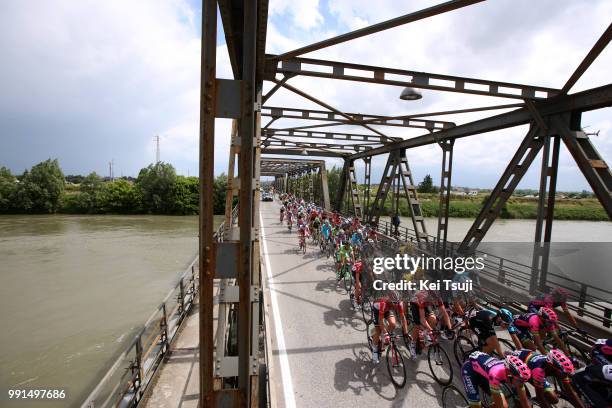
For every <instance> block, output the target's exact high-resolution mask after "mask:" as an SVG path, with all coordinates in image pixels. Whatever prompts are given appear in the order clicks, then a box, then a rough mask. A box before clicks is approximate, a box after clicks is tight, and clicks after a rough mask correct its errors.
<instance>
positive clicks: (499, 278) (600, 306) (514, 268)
mask: <svg viewBox="0 0 612 408" xmlns="http://www.w3.org/2000/svg"><path fill="white" fill-rule="evenodd" d="M377 231H378V232H379V233H381V234H384V235H385V236H387V237H394V239H396V240H398V241H403V242H411V243H412V244H413V245H414V247H415V248H418V249H419V250H421V251H423V252H425V253H427V254H428V255H440V256H458V255H459V252H458V248H459V244H458V243H456V242H447V243H446V246H444V245H442V243H441V242H438V241H437V239H436V237H434V236H432V235H428V236H427V238H428V240H427V242H420V243H417V240H416V233H415V231H414V230H413V229H411V228H407V227H401V226H400V227H399V228H398V231H397V234H395V226H393V225H392V224H391V223H389V222H388V221H380V222H379V223H378V225H377ZM474 256H475V257H481V258H483V260H484V264H485V267H484V269H483V270H482V271H480V272H479V275H480V277H483V278H485V279H488V280H490V281H494V282H498V283H500V284H502V285H503V286H505V287H506V288H509V289H511V290H513V291H514V292H517V293H521V294H523V296H524V297H525V300H527V299H528V298H529V293H530V292H532V289H531V288H532V280H533V274H534V271H533V269H532V267H531V265H526V264H523V263H520V262H516V261H513V260H511V259H508V258H505V257H501V256H497V255H494V254H492V253H489V252H485V251H479V250H476V251H475V252H474ZM547 283H548V284H549V286H554V287H560V288H563V289H565V290H566V291H567V292H568V293H569V302H568V307H569V309H570V310H571V311H573V312H575V313H576V314H577V315H578V316H580V317H583V318H585V319H586V320H587V321H589V322H592V324H593V323H594V324H597V325H599V326H601V327H602V328H610V327H611V324H612V302H610V299H612V292H610V291H608V290H605V289H602V288H600V287H596V286H594V285H590V284H587V283H585V282H581V281H578V280H575V279H571V278H569V277H567V276H563V275H559V274H556V273H553V272H548V274H547ZM535 294H542V293H541V292H539V291H537V290H536V293H535Z"/></svg>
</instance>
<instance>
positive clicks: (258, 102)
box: [199, 0, 612, 406]
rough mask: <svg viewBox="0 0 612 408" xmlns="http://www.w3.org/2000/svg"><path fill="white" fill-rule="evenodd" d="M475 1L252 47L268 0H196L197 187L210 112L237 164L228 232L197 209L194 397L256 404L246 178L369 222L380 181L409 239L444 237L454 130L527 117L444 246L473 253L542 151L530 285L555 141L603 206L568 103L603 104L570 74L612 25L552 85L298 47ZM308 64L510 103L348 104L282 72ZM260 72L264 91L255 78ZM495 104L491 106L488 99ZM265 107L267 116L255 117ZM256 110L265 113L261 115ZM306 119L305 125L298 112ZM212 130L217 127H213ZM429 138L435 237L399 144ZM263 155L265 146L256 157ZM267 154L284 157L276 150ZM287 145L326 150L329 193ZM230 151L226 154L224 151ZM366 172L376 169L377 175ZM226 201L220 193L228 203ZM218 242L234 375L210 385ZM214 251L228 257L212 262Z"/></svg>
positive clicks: (301, 72)
mask: <svg viewBox="0 0 612 408" xmlns="http://www.w3.org/2000/svg"><path fill="white" fill-rule="evenodd" d="M479 2H480V1H479V0H454V1H447V2H444V3H441V4H438V5H435V6H432V7H429V8H427V9H423V10H419V11H416V12H412V13H409V14H406V15H403V16H398V17H396V18H393V19H391V20H388V21H384V22H381V23H378V24H375V25H372V26H368V27H364V28H361V29H358V30H355V31H352V32H349V33H346V34H342V35H339V36H337V37H333V38H330V39H326V40H323V41H320V42H317V43H314V44H311V45H307V46H304V47H301V48H298V49H295V50H290V51H287V52H285V53H282V54H280V55H270V54H266V53H265V44H266V33H267V13H268V1H267V0H258V1H255V0H253V1H244V2H243V1H239V0H233V1H232V0H218V1H215V0H204V1H203V18H202V21H203V32H202V82H201V86H202V88H201V128H200V129H201V131H200V163H201V169H200V183H201V186H200V191H203V192H204V191H210V190H211V189H212V182H213V176H214V174H213V169H214V167H213V164H214V160H215V156H214V145H215V128H214V122H215V119H216V118H232V119H234V128H233V132H232V148H231V151H230V167H229V173H230V180H232V179H234V174H233V167H234V162H235V160H237V162H238V177H236V178H235V182H234V183H233V184H232V186H233V187H234V191H233V193H231V194H234V195H237V196H238V207H239V209H240V211H239V215H238V220H237V227H235V229H236V231H235V233H234V234H233V238H234V240H232V241H229V242H228V241H225V242H223V245H221V246H220V245H218V244H216V243H215V240H214V238H213V228H212V215H213V212H212V202H211V201H210V200H206V199H205V197H201V212H200V214H201V216H200V223H201V224H200V255H201V256H200V291H201V292H200V299H201V301H200V367H199V368H200V373H201V375H200V402H201V405H202V406H214V405H222V406H225V405H241V406H255V405H257V402H256V401H254V399H253V398H254V395H257V392H254V390H256V389H257V383H258V381H261V380H262V379H261V378H258V377H257V374H258V373H257V372H254V371H253V367H254V365H253V361H255V360H256V351H257V350H258V346H259V338H258V333H257V330H256V328H257V327H258V313H259V312H258V311H259V305H258V301H259V298H258V297H257V296H255V293H256V292H255V288H260V287H261V276H260V273H259V270H260V258H259V254H260V235H259V233H260V229H259V228H260V225H259V202H260V192H259V189H258V188H259V179H260V177H261V176H264V175H266V176H268V175H273V176H274V177H275V181H274V185H275V187H276V188H277V190H278V191H291V192H294V193H296V194H297V195H299V196H302V197H305V198H312V199H313V200H316V201H318V202H319V203H321V204H322V205H323V206H324V207H325V208H327V209H332V208H333V209H337V210H343V211H345V212H349V213H352V214H354V215H356V216H359V217H361V218H365V219H366V220H370V221H375V222H378V221H379V217H380V216H381V213H382V210H383V207H384V203H385V201H386V200H387V196H388V195H389V194H390V193H392V194H393V201H394V202H395V204H394V206H395V208H398V207H397V206H398V205H399V200H405V201H406V202H407V203H408V207H409V208H410V210H411V211H410V217H411V219H412V229H413V231H414V239H415V241H416V242H417V243H425V244H426V243H428V242H429V241H431V240H432V239H435V240H437V242H438V243H443V245H446V237H447V229H448V222H447V221H448V210H449V200H450V188H451V180H452V173H453V171H452V170H453V147H454V144H455V141H456V140H458V139H461V138H466V137H470V136H473V135H478V134H481V133H485V132H490V131H494V130H499V129H505V128H511V127H516V126H520V125H529V130H528V132H527V133H526V134H525V136H524V138H523V140H522V142H521V143H520V145H519V147H518V149H517V150H516V152H515V153H514V155H513V157H512V159H511V160H510V162H509V163H508V165H507V167H506V169H505V171H504V172H503V174H502V175H501V177H500V178H499V181H498V182H497V184H496V186H495V187H494V189H493V190H492V193H491V195H490V196H489V198H488V199H487V200H486V203H485V204H484V206H483V208H482V210H481V212H480V214H479V215H478V217H477V218H476V220H475V221H474V223H473V225H472V227H471V228H470V229H469V231H468V232H467V234H466V236H465V238H464V239H463V241H462V242H461V243H460V245H459V247H458V248H457V250H458V251H459V252H462V253H469V252H473V251H475V250H476V249H477V247H478V244H479V243H480V242H481V241H482V239H483V238H484V237H485V235H486V233H487V231H488V230H489V228H490V227H491V225H492V224H493V222H494V220H495V219H496V218H497V217H498V216H499V215H500V211H501V210H502V208H503V206H504V204H505V203H506V202H507V200H508V199H509V198H510V196H511V195H512V193H513V191H514V189H515V188H516V186H517V185H518V183H519V182H520V181H521V179H522V177H523V176H524V175H525V173H526V172H527V170H528V169H529V168H530V167H531V166H532V165H535V164H534V161H535V159H536V156H538V155H539V153H540V152H542V155H541V156H542V161H541V164H540V165H539V166H540V194H539V201H538V212H537V214H538V216H537V219H536V233H535V237H534V243H535V247H536V250H535V251H534V259H533V268H534V270H535V271H536V272H537V273H536V274H535V278H532V282H531V284H530V290H531V291H535V290H537V289H544V288H543V286H544V285H545V283H546V273H547V271H548V252H547V249H546V248H548V245H546V244H547V243H549V242H550V240H551V231H552V224H553V211H554V207H555V200H554V198H555V191H556V183H557V172H558V165H559V151H560V149H561V146H562V145H563V146H564V147H565V148H566V149H567V150H568V151H569V152H570V153H571V156H572V157H573V159H574V160H575V162H576V165H577V168H578V169H579V170H580V172H582V174H583V175H584V177H585V178H586V180H587V181H588V183H589V185H590V186H591V188H592V189H593V192H594V193H595V195H596V196H597V198H598V199H599V201H600V202H601V205H602V206H603V208H604V209H605V211H606V212H607V213H608V215H609V216H610V217H612V198H611V196H610V192H611V189H612V175H611V173H610V169H609V167H608V165H607V164H606V162H605V161H604V159H603V158H602V157H601V155H600V154H599V153H598V151H597V149H596V148H595V147H594V145H593V144H592V142H591V140H590V139H589V137H588V135H586V134H585V132H584V131H583V130H582V128H581V115H582V113H583V112H587V111H590V110H594V109H600V108H603V107H607V106H611V105H612V85H611V84H608V85H605V86H602V87H599V88H594V89H588V90H586V91H582V92H578V93H570V92H569V91H570V90H571V89H572V87H573V86H574V84H576V82H577V81H578V80H579V79H580V77H581V76H582V75H583V73H584V72H585V71H586V70H587V69H588V68H589V66H590V65H591V64H592V63H593V61H594V60H595V59H596V58H597V56H598V55H599V54H600V53H601V52H602V51H603V50H604V49H605V47H606V46H607V45H608V43H609V42H610V39H611V37H612V25H610V26H609V27H608V28H607V29H606V30H605V32H604V33H603V34H602V35H601V37H600V38H599V40H598V41H597V42H596V43H595V44H594V45H593V47H592V48H591V50H589V51H588V52H587V53H586V56H585V57H584V59H583V60H582V61H581V62H580V63H579V64H578V65H577V66H576V69H575V71H574V72H573V73H572V75H571V76H570V77H569V78H568V79H567V81H566V83H565V84H564V85H563V87H561V88H560V89H553V88H548V87H542V86H537V85H530V84H518V83H512V82H506V81H491V80H486V79H479V78H466V77H462V76H454V75H442V74H437V73H431V72H417V71H412V70H408V69H401V68H397V67H380V66H373V65H364V64H360V63H354V62H344V61H329V60H320V59H313V58H306V57H304V55H305V54H308V53H311V52H313V51H317V50H321V49H323V48H326V47H330V46H333V45H337V44H340V43H344V42H347V41H351V40H354V39H357V38H361V37H364V36H367V35H370V34H373V33H377V32H380V31H383V30H388V29H391V28H393V27H397V26H400V25H403V24H410V23H412V22H415V21H419V20H422V19H428V18H435V16H436V15H439V14H441V13H460V12H461V9H462V8H464V7H468V6H470V5H472V4H475V3H479ZM217 6H218V7H219V10H220V17H221V23H222V24H223V29H224V32H225V41H226V43H227V47H228V51H229V55H230V61H231V65H232V70H233V74H234V79H233V80H222V79H217V78H216V50H217V24H218V21H217V13H216V11H217ZM298 76H302V77H313V78H326V79H333V80H339V81H353V82H356V85H359V83H370V84H380V85H391V86H397V87H411V88H415V89H427V90H430V91H432V92H433V91H435V92H455V93H465V94H475V95H485V96H490V97H503V98H512V99H515V100H516V103H513V104H504V105H491V106H484V107H475V108H467V109H465V108H463V109H455V110H451V111H445V112H428V113H411V114H405V115H398V116H387V115H379V114H376V113H371V112H359V113H355V112H351V111H344V110H343V109H340V108H338V107H334V106H332V105H330V104H329V103H327V102H325V101H323V100H321V99H320V98H318V97H317V96H315V95H311V94H309V93H307V92H305V91H303V90H301V89H299V88H297V87H296V86H293V85H291V84H290V81H291V79H292V78H295V77H298ZM265 81H268V82H270V83H272V84H273V87H272V88H271V90H269V91H268V92H267V93H265V94H264V93H263V83H264V82H265ZM281 88H283V89H285V90H287V91H290V92H291V93H292V94H294V95H295V96H296V103H295V105H292V106H272V105H268V101H269V99H270V98H271V96H272V95H274V93H275V92H276V91H278V90H279V89H281ZM304 100H306V101H309V102H311V103H314V104H316V105H318V106H320V109H319V110H313V109H304V108H300V107H299V102H300V101H304ZM502 109H504V110H507V109H512V110H510V111H507V112H505V113H500V114H496V113H497V112H496V111H498V110H502ZM472 112H491V113H492V115H491V116H489V117H486V118H484V119H480V120H476V121H472V122H467V123H462V124H459V125H457V124H455V123H453V122H448V121H443V120H438V119H437V118H438V117H440V116H444V115H450V114H461V113H472ZM266 118H267V119H266ZM284 118H287V119H292V120H294V121H295V120H305V121H307V123H308V124H305V125H303V126H293V127H288V128H281V127H274V125H275V124H277V123H278V121H280V120H281V119H284ZM263 120H266V122H265V124H262V121H263ZM312 121H318V122H320V123H318V124H314V125H313V124H310V123H311V122H312ZM340 125H357V126H359V127H360V128H362V132H360V133H343V132H335V131H334V129H333V128H334V127H336V126H340ZM388 127H403V128H415V129H420V130H422V132H423V133H422V134H421V135H420V136H416V137H411V138H407V139H404V138H397V137H391V136H389V135H387V131H386V130H385V129H387V128H388ZM217 137H219V136H217ZM425 145H438V146H439V148H440V156H441V166H440V174H441V184H440V196H439V201H440V209H441V211H440V216H439V219H438V225H437V231H436V233H435V238H434V237H432V236H430V235H429V233H428V231H427V229H426V226H425V222H424V219H423V215H422V211H421V205H420V202H419V197H418V194H417V191H416V185H415V182H414V177H413V174H412V172H411V170H410V164H409V162H408V159H407V156H406V151H407V150H408V149H411V148H415V147H419V146H425ZM378 155H387V162H386V165H385V168H384V171H383V174H382V178H381V179H380V180H379V181H378V188H377V190H376V195H375V197H374V199H373V200H372V201H371V202H370V189H371V185H372V178H371V169H372V166H371V164H372V158H373V157H375V156H378ZM269 156H274V157H275V158H269ZM278 156H285V157H284V158H282V159H279V158H278ZM289 156H302V159H303V156H314V157H319V158H326V157H336V158H341V159H342V160H343V163H344V164H343V168H342V177H341V186H340V188H339V189H338V190H337V191H332V192H331V193H332V197H331V198H332V201H331V202H330V201H329V200H330V198H329V196H328V195H329V193H328V192H327V180H326V177H325V163H324V162H323V161H310V160H307V161H304V160H298V159H292V158H290V157H289ZM236 157H237V159H236ZM361 163H363V166H364V168H365V179H364V180H363V183H360V184H364V185H365V191H364V192H363V193H361V192H360V190H359V189H358V187H357V184H358V181H357V177H356V167H357V166H359V165H360V164H361ZM376 181H377V180H375V182H376ZM228 205H229V204H228ZM227 247H231V248H232V249H231V251H232V253H233V254H235V255H236V256H235V258H232V259H234V260H235V263H234V265H233V270H232V273H231V274H230V275H231V277H232V278H235V282H236V285H237V287H238V299H235V300H237V303H234V307H235V308H236V310H237V314H238V316H239V317H238V319H237V337H238V339H239V340H238V346H237V347H238V350H237V365H236V371H235V372H233V373H231V374H232V375H236V376H237V377H238V381H237V383H236V384H235V387H230V388H224V387H219V388H218V389H215V387H214V384H215V382H214V381H213V378H215V372H214V367H215V364H216V363H215V361H217V362H218V361H219V360H218V359H217V360H215V350H214V342H213V341H211V340H212V338H213V336H212V334H213V319H214V316H213V314H212V310H213V307H212V306H213V281H214V279H215V278H224V277H227V276H220V273H219V268H215V265H217V266H218V265H219V263H220V261H219V259H218V258H219V256H227V255H226V254H227V253H228V252H227V251H228V249H227ZM224 262H227V261H224Z"/></svg>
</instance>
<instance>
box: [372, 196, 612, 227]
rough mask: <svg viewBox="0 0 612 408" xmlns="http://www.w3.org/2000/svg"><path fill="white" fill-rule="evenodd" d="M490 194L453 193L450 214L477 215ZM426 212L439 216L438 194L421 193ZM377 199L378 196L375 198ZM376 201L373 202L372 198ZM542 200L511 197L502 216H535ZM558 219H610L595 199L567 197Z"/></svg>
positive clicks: (404, 209) (404, 206)
mask: <svg viewBox="0 0 612 408" xmlns="http://www.w3.org/2000/svg"><path fill="white" fill-rule="evenodd" d="M486 196H487V195H486V194H479V195H477V196H451V202H450V207H449V216H450V217H458V218H476V217H477V216H478V213H479V212H480V209H481V208H482V203H483V201H484V199H485V198H486ZM419 199H420V201H421V206H422V210H423V215H424V216H426V217H437V216H438V207H439V205H438V203H439V201H438V200H439V197H438V194H437V193H436V194H419ZM371 200H374V197H372V198H371ZM370 202H372V201H370ZM537 208H538V199H537V198H526V197H511V198H510V199H509V200H508V202H507V203H506V205H505V207H504V209H503V210H502V213H501V218H509V219H512V218H517V219H518V218H523V219H535V218H536V215H537ZM385 209H386V210H387V212H388V211H389V210H390V209H391V200H390V199H389V198H388V199H387V202H385ZM400 211H401V213H402V215H408V214H409V210H408V205H407V203H406V200H400ZM555 219H558V220H587V221H609V218H608V215H607V214H606V212H605V210H604V209H603V207H602V206H601V204H600V203H599V201H598V200H597V199H595V198H580V199H573V198H565V199H557V200H556V202H555Z"/></svg>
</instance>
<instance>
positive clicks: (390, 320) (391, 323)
mask: <svg viewBox="0 0 612 408" xmlns="http://www.w3.org/2000/svg"><path fill="white" fill-rule="evenodd" d="M385 319H386V320H387V329H388V330H389V334H391V333H393V330H395V326H396V325H397V320H396V319H395V312H393V311H392V310H389V311H388V312H387V313H385Z"/></svg>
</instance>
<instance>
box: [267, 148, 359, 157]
mask: <svg viewBox="0 0 612 408" xmlns="http://www.w3.org/2000/svg"><path fill="white" fill-rule="evenodd" d="M261 153H262V154H263V153H265V154H276V155H284V156H303V157H304V156H308V157H348V156H350V154H349V153H344V154H342V153H336V152H324V151H321V150H311V149H304V148H294V149H290V148H271V147H262V148H261Z"/></svg>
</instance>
